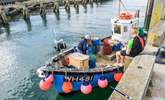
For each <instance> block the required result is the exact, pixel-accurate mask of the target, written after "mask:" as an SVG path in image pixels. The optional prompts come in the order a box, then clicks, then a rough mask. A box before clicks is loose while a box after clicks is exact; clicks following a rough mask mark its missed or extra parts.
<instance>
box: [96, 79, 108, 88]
mask: <svg viewBox="0 0 165 100" xmlns="http://www.w3.org/2000/svg"><path fill="white" fill-rule="evenodd" d="M97 83H98V86H99V87H100V88H106V87H107V86H108V80H107V79H106V78H105V77H104V76H102V77H100V78H99V79H98V82H97Z"/></svg>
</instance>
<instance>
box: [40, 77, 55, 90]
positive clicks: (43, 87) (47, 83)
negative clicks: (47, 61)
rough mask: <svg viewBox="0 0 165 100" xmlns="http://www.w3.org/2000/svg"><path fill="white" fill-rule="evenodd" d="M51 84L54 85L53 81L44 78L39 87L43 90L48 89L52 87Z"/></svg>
mask: <svg viewBox="0 0 165 100" xmlns="http://www.w3.org/2000/svg"><path fill="white" fill-rule="evenodd" d="M51 85H52V83H49V82H47V81H45V80H44V79H42V80H41V81H40V83H39V87H40V89H41V90H43V91H48V90H49V89H50V87H51Z"/></svg>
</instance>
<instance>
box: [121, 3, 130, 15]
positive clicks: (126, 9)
mask: <svg viewBox="0 0 165 100" xmlns="http://www.w3.org/2000/svg"><path fill="white" fill-rule="evenodd" d="M119 1H120V3H121V4H122V6H123V7H124V9H125V10H126V12H127V13H129V12H128V10H127V8H126V7H125V5H124V3H123V2H122V1H121V0H119Z"/></svg>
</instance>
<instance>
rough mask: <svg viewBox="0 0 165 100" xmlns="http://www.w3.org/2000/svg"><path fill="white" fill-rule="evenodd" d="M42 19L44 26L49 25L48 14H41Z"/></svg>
mask: <svg viewBox="0 0 165 100" xmlns="http://www.w3.org/2000/svg"><path fill="white" fill-rule="evenodd" d="M41 19H42V22H43V25H44V27H47V17H46V15H41Z"/></svg>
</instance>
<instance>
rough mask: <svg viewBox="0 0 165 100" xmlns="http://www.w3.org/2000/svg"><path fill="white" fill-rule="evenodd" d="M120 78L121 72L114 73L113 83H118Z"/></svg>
mask: <svg viewBox="0 0 165 100" xmlns="http://www.w3.org/2000/svg"><path fill="white" fill-rule="evenodd" d="M122 76H123V73H122V72H120V73H119V72H117V73H114V79H115V81H117V82H119V81H120V79H121V78H122Z"/></svg>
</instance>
